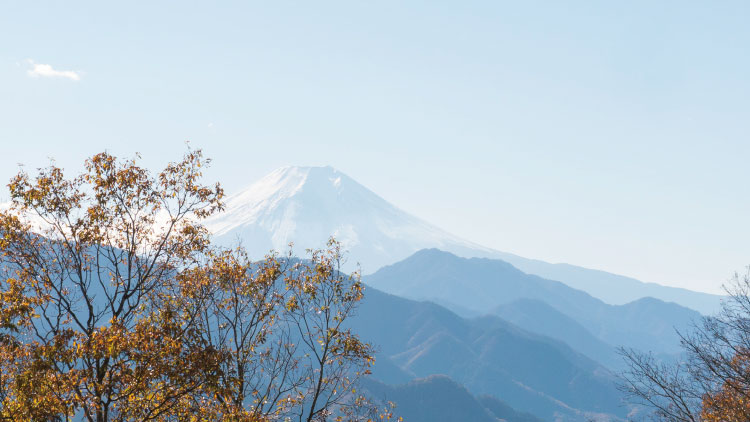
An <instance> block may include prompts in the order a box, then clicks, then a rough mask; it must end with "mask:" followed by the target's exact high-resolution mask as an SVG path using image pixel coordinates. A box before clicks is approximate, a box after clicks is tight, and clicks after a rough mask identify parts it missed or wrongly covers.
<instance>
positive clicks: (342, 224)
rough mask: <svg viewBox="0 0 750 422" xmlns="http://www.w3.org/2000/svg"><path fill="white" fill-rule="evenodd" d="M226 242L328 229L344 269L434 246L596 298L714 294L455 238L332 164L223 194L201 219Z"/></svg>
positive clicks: (274, 241) (311, 236)
mask: <svg viewBox="0 0 750 422" xmlns="http://www.w3.org/2000/svg"><path fill="white" fill-rule="evenodd" d="M205 225H206V228H207V229H208V230H209V231H211V232H212V233H213V235H214V239H215V240H216V241H217V242H218V243H219V244H223V245H226V246H232V245H236V244H237V243H241V244H242V245H243V246H244V247H245V248H247V250H248V251H249V252H250V253H251V254H252V256H255V257H260V256H263V255H265V254H266V253H268V252H269V251H271V250H278V251H282V252H284V251H286V250H287V249H288V245H289V243H290V242H294V251H295V252H296V253H297V254H301V252H304V250H306V249H308V248H321V247H323V246H324V245H325V242H326V240H327V239H328V238H329V237H330V236H334V237H335V238H336V239H337V240H338V241H339V242H341V244H342V247H343V249H345V250H347V251H348V254H347V258H348V261H347V263H346V265H345V269H346V270H351V269H354V268H355V267H356V264H357V263H359V264H360V265H361V267H362V271H363V273H364V274H370V273H373V272H375V271H376V270H378V269H380V268H381V267H383V266H387V265H390V264H393V263H396V262H398V261H401V260H403V259H405V258H407V257H409V256H411V255H412V254H414V253H415V252H417V251H419V250H422V249H427V248H437V249H440V250H443V251H446V252H451V253H453V254H455V255H458V256H462V257H466V258H472V257H477V258H494V259H501V260H503V261H506V262H508V263H510V264H512V265H513V266H515V267H517V268H518V269H520V270H521V271H523V272H526V273H529V274H534V275H538V276H541V277H544V278H547V279H551V280H557V281H561V282H563V283H565V284H567V285H569V286H570V287H573V288H576V289H579V290H583V291H585V292H587V293H589V294H590V295H592V296H594V297H597V298H599V299H601V300H603V301H604V302H607V303H610V304H614V305H620V304H625V303H628V302H631V301H634V300H637V299H640V298H643V297H655V298H658V299H661V300H664V301H668V302H676V303H679V304H681V305H683V306H687V307H689V308H692V309H694V310H697V311H700V312H703V313H713V312H714V311H716V310H717V309H718V307H719V303H720V299H721V297H720V296H717V295H711V294H707V293H700V292H694V291H690V290H686V289H681V288H674V287H666V286H662V285H659V284H654V283H644V282H641V281H639V280H635V279H632V278H629V277H624V276H620V275H616V274H611V273H607V272H604V271H599V270H592V269H588V268H582V267H577V266H573V265H569V264H551V263H547V262H544V261H539V260H534V259H528V258H524V257H520V256H517V255H513V254H510V253H506V252H501V251H496V250H493V249H490V248H486V247H484V246H481V245H478V244H476V243H473V242H470V241H467V240H464V239H461V238H459V237H457V236H454V235H452V234H450V233H447V232H445V231H443V230H441V229H440V228H438V227H435V226H434V225H432V224H430V223H428V222H426V221H424V220H421V219H419V218H417V217H415V216H413V215H411V214H409V213H407V212H405V211H403V210H401V209H399V208H398V207H396V206H394V205H392V204H390V203H388V202H387V201H386V200H384V199H383V198H381V197H380V196H378V195H377V194H375V193H374V192H372V191H371V190H369V189H367V188H366V187H364V186H362V185H361V184H359V183H357V182H356V181H355V180H354V179H352V178H350V177H349V176H347V175H345V174H344V173H342V172H340V171H338V170H336V169H334V168H332V167H294V166H289V167H282V168H279V169H277V170H275V171H273V172H271V173H270V174H268V175H267V176H265V177H263V178H262V179H260V180H259V181H257V182H256V183H254V184H252V185H251V186H249V187H248V188H246V189H244V190H242V191H240V192H238V193H236V194H234V195H231V196H229V197H227V199H226V209H225V211H224V212H222V213H221V214H219V215H216V216H213V217H211V218H210V219H209V220H207V221H206V222H205Z"/></svg>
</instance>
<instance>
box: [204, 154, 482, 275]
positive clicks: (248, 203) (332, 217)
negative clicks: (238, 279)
mask: <svg viewBox="0 0 750 422" xmlns="http://www.w3.org/2000/svg"><path fill="white" fill-rule="evenodd" d="M206 227H207V228H208V229H209V231H211V232H212V233H213V234H214V237H215V239H216V240H217V242H218V243H220V244H225V245H231V244H234V243H237V242H241V243H242V245H243V246H244V247H245V248H247V249H248V251H250V252H251V253H252V254H253V255H255V256H257V255H263V254H265V253H268V251H270V250H272V249H273V250H278V251H282V252H283V251H285V250H286V249H287V248H288V245H289V243H290V242H294V251H295V252H297V253H300V252H304V251H305V250H306V249H308V248H321V247H323V246H325V242H326V240H327V239H328V238H329V237H331V236H334V237H335V238H336V240H338V241H339V242H341V245H342V247H343V249H345V250H346V251H347V252H348V253H347V256H348V261H347V265H346V266H347V267H348V268H347V269H353V268H354V266H355V265H354V264H356V263H359V264H361V266H362V270H363V272H365V273H371V272H374V271H376V270H377V269H379V268H381V267H383V266H385V265H389V264H393V263H395V262H397V261H400V260H402V259H405V258H407V257H408V256H410V255H412V254H413V253H414V252H416V251H418V250H421V249H425V248H438V249H441V250H445V251H449V252H453V253H455V254H457V255H461V256H478V255H481V256H491V255H492V254H493V251H492V250H491V249H488V248H484V247H482V246H480V245H477V244H474V243H471V242H468V241H465V240H462V239H460V238H458V237H456V236H453V235H451V234H449V233H446V232H445V231H443V230H441V229H439V228H437V227H435V226H433V225H431V224H429V223H427V222H425V221H423V220H420V219H418V218H416V217H414V216H412V215H410V214H408V213H406V212H405V211H403V210H401V209H399V208H397V207H395V206H393V205H391V204H390V203H388V202H387V201H385V200H384V199H383V198H381V197H379V196H378V195H376V194H375V193H374V192H372V191H370V190H369V189H367V188H366V187H364V186H362V185H360V184H359V183H357V182H356V181H354V180H353V179H352V178H350V177H349V176H347V175H345V174H344V173H341V172H340V171H338V170H336V169H334V168H332V167H282V168H280V169H277V170H275V171H273V172H272V173H270V174H268V175H267V176H265V177H263V178H262V179H260V180H259V181H258V182H256V183H254V184H253V185H251V186H250V187H249V188H247V189H245V190H243V191H241V192H239V193H237V194H235V195H231V196H229V197H228V198H227V200H226V210H225V211H224V212H223V213H222V214H220V215H218V216H217V217H213V218H211V219H210V220H208V221H206Z"/></svg>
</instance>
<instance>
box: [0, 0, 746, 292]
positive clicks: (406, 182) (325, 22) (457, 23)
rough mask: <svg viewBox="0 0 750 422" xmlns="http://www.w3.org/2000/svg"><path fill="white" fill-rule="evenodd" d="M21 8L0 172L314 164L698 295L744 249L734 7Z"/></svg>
mask: <svg viewBox="0 0 750 422" xmlns="http://www.w3.org/2000/svg"><path fill="white" fill-rule="evenodd" d="M41 4H43V5H44V6H37V5H32V4H30V3H27V2H19V3H13V4H4V5H3V6H0V12H2V13H0V37H1V38H2V39H3V40H5V42H4V43H3V48H2V49H0V79H1V80H2V82H0V95H1V96H2V97H3V98H4V99H5V101H2V102H0V141H1V142H2V148H3V151H4V153H3V154H1V155H0V182H2V183H3V184H4V183H6V182H7V180H8V179H9V178H10V177H11V176H12V175H14V174H15V173H16V172H17V171H18V167H17V164H18V163H22V164H24V165H25V168H27V169H32V170H33V169H34V168H36V167H39V166H44V165H46V164H47V163H48V157H52V158H54V159H55V160H56V162H57V164H58V165H60V166H63V167H65V168H66V169H69V170H71V172H72V171H75V170H78V169H80V168H81V164H82V162H83V160H84V159H85V158H86V157H88V156H90V155H92V154H95V153H97V152H100V151H102V150H105V149H106V150H108V151H111V152H112V153H115V154H117V155H122V156H128V157H129V156H133V155H134V154H135V153H136V152H139V153H141V154H142V155H143V159H144V162H145V163H146V164H147V165H148V166H150V167H152V168H154V169H157V168H158V167H159V166H161V165H163V164H164V163H165V162H166V161H167V160H171V159H177V158H178V157H179V156H181V154H182V153H183V152H184V151H185V145H184V143H185V141H187V140H189V141H190V145H191V147H193V148H201V149H203V150H204V152H205V154H206V155H207V156H209V157H211V158H213V160H214V162H213V166H212V167H211V169H210V170H208V172H207V177H208V178H209V179H211V180H217V181H220V182H221V183H222V184H223V185H224V186H225V188H226V190H227V192H228V193H233V192H236V191H238V190H240V189H241V188H243V187H245V186H247V185H250V184H251V183H253V182H255V181H256V180H258V179H260V178H261V177H262V176H264V175H265V174H267V173H269V172H271V171H272V170H274V169H276V168H278V167H280V166H282V165H303V166H304V165H331V166H333V167H335V168H337V169H339V170H341V171H342V172H344V173H346V174H347V175H349V176H350V177H352V178H353V179H354V180H356V181H358V182H359V183H361V184H363V185H364V186H366V187H367V188H369V189H371V190H372V191H373V192H375V193H376V194H378V195H380V196H382V197H383V198H385V199H386V200H388V201H390V202H391V203H393V204H394V205H396V206H397V207H399V208H401V209H403V210H405V211H407V212H409V213H411V214H414V215H416V216H417V217H419V218H422V219H424V220H427V221H429V222H430V223H433V224H435V225H436V226H438V227H440V228H442V229H444V230H446V231H448V232H450V233H452V234H455V235H457V236H460V237H462V238H465V239H467V240H470V241H472V242H476V243H478V244H481V245H484V246H487V247H490V248H493V249H497V250H501V251H507V252H511V253H514V254H518V255H521V256H525V257H528V258H535V259H541V260H545V261H549V262H565V263H570V264H575V265H580V266H584V267H588V268H595V269H601V270H604V271H608V272H612V273H616V274H621V275H626V276H631V277H634V278H637V279H639V280H642V281H646V282H655V283H660V284H664V285H671V286H679V287H685V288H689V289H693V290H698V291H706V292H711V293H718V292H720V290H719V287H720V285H721V284H722V283H723V282H725V281H726V280H727V279H728V278H729V277H730V276H731V274H732V273H733V272H735V271H743V269H744V268H745V266H746V265H748V264H750V242H748V241H747V239H750V225H748V224H747V222H746V219H747V217H746V216H747V215H748V212H750V198H748V197H747V195H744V189H745V188H746V182H745V180H746V176H745V166H746V165H747V164H746V162H745V161H746V158H745V157H746V156H747V155H748V153H750V142H749V141H748V139H747V138H748V132H749V131H748V129H750V119H748V117H750V116H748V115H749V114H750V100H748V98H750V96H748V93H749V92H750V83H748V81H747V74H748V71H750V58H749V57H748V56H747V55H746V54H744V52H745V50H746V46H747V45H748V41H750V29H748V28H747V25H746V18H747V16H748V13H747V12H748V11H750V5H748V4H746V3H743V2H724V3H722V4H721V5H718V4H707V3H702V2H697V1H686V2H679V3H678V2H664V3H659V4H653V3H652V2H645V1H639V2H629V3H627V4H597V5H593V4H589V3H588V2H569V3H566V4H565V5H562V4H559V3H557V2H551V1H550V2H534V3H533V4H531V3H528V4H526V3H523V4H517V3H510V2H489V1H486V2H485V1H475V2H461V3H455V4H454V3H451V2H439V3H422V2H414V3H409V4H404V3H400V2H379V3H377V4H367V3H364V2H362V3H359V2H329V3H325V4H314V5H313V4H305V3H302V4H293V3H287V2H274V3H272V4H267V3H257V4H255V3H254V4H247V3H240V2H238V3H233V4H231V6H230V5H229V4H222V5H213V4H212V5H210V7H209V6H208V5H201V4H199V3H194V2H184V3H179V4H167V3H163V4H152V3H147V2H141V3H128V4H126V5H110V4H101V3H98V2H80V3H74V4H73V3H65V4H63V3H57V2H43V3H41ZM136 4H137V5H138V6H137V7H135V5H136ZM7 199H8V193H7V189H5V188H3V189H2V190H1V191H0V201H5V200H7Z"/></svg>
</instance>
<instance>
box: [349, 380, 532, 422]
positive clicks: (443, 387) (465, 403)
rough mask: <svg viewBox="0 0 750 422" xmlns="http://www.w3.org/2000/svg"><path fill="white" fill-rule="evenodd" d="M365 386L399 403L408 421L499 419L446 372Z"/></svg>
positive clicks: (373, 393)
mask: <svg viewBox="0 0 750 422" xmlns="http://www.w3.org/2000/svg"><path fill="white" fill-rule="evenodd" d="M363 386H364V388H365V389H366V390H367V392H368V393H369V395H371V396H372V397H374V398H375V399H378V400H388V401H392V402H394V403H396V409H395V410H396V411H395V414H396V415H398V416H401V417H403V418H404V421H408V422H456V421H462V422H463V421H465V422H498V419H497V417H496V416H495V415H494V414H493V413H492V412H490V411H489V410H488V409H487V408H486V407H485V406H484V405H483V404H481V403H480V402H479V401H478V400H477V399H476V398H475V397H474V396H473V395H472V394H471V393H470V392H469V391H468V390H466V388H464V387H463V386H461V385H460V384H458V383H456V382H455V381H453V380H451V379H450V378H448V377H447V376H444V375H433V376H430V377H427V378H423V379H417V380H414V381H411V382H409V383H408V384H404V385H396V386H391V385H385V384H383V383H380V382H377V381H374V380H366V381H365V382H364V383H363ZM511 411H513V410H511ZM506 420H507V419H506ZM507 421H508V422H516V421H513V420H507ZM518 422H526V421H522V420H519V421H518ZM529 422H531V421H529Z"/></svg>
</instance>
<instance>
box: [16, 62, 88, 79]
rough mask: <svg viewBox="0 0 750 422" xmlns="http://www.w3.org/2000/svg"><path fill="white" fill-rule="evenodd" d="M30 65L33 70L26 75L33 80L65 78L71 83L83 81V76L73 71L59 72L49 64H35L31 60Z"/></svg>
mask: <svg viewBox="0 0 750 422" xmlns="http://www.w3.org/2000/svg"><path fill="white" fill-rule="evenodd" d="M29 64H31V69H29V70H28V71H27V72H26V73H27V74H28V75H29V76H31V77H32V78H65V79H70V80H71V81H80V80H81V75H80V74H78V72H74V71H72V70H57V69H54V68H53V67H52V66H51V65H48V64H42V63H34V61H33V60H29Z"/></svg>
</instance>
